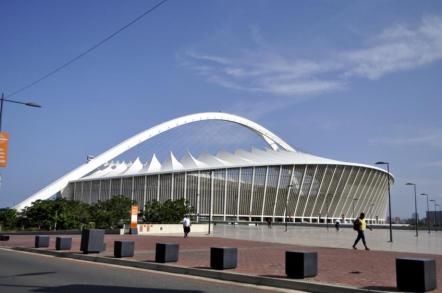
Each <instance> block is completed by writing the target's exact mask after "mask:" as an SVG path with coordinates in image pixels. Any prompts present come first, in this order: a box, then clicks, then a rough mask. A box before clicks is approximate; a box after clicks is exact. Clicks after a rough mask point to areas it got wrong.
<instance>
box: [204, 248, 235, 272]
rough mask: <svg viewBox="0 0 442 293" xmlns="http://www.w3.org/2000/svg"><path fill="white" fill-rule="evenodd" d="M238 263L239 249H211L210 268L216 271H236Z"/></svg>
mask: <svg viewBox="0 0 442 293" xmlns="http://www.w3.org/2000/svg"><path fill="white" fill-rule="evenodd" d="M237 262H238V249H237V248H234V247H211V248H210V268H212V269H216V270H224V269H234V268H236V265H237Z"/></svg>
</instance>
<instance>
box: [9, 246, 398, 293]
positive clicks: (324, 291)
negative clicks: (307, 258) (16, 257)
mask: <svg viewBox="0 0 442 293" xmlns="http://www.w3.org/2000/svg"><path fill="white" fill-rule="evenodd" d="M11 249H13V250H17V251H24V252H30V253H37V254H44V255H50V256H55V257H61V258H71V259H77V260H83V261H89V262H97V263H105V264H113V265H119V266H125V267H133V268H140V269H146V270H152V271H161V272H167V273H172V274H180V275H191V276H197V277H204V278H210V279H217V280H223V281H230V282H238V283H246V284H252V285H262V286H269V287H276V288H283V289H293V290H301V291H307V292H312V293H368V292H371V293H389V292H391V291H379V290H372V289H362V288H356V287H350V286H342V285H332V284H325V283H319V282H313V281H303V280H294V279H278V278H271V277H262V276H252V275H246V274H240V273H232V272H225V271H218V270H211V269H199V268H186V267H180V266H174V265H168V264H160V263H154V262H142V261H135V260H127V259H120V258H111V257H103V256H96V255H95V256H94V255H88V254H79V253H73V252H63V251H55V250H44V249H37V248H25V247H13V248H11ZM396 293H397V292H396Z"/></svg>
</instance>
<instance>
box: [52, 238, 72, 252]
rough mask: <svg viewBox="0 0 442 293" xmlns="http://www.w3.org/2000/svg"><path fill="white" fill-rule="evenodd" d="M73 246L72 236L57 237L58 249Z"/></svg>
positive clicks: (56, 246)
mask: <svg viewBox="0 0 442 293" xmlns="http://www.w3.org/2000/svg"><path fill="white" fill-rule="evenodd" d="M71 247H72V237H64V236H59V237H57V238H55V249H56V250H70V249H71Z"/></svg>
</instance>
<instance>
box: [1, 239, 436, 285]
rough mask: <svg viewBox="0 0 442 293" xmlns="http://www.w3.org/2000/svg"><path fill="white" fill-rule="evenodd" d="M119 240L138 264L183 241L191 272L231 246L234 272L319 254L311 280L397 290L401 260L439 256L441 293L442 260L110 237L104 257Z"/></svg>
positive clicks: (280, 266) (27, 243) (22, 242)
mask: <svg viewBox="0 0 442 293" xmlns="http://www.w3.org/2000/svg"><path fill="white" fill-rule="evenodd" d="M72 238H73V243H72V244H73V246H72V252H80V251H79V249H80V239H81V236H80V235H73V236H72ZM115 240H133V241H135V256H134V258H133V259H135V260H139V261H148V262H153V261H154V259H155V244H156V243H157V242H166V243H178V244H179V245H180V252H179V261H178V262H177V263H175V264H172V265H176V266H182V267H190V268H209V266H210V252H209V250H210V247H216V246H229V247H237V248H238V267H237V268H236V269H233V270H229V271H233V272H238V273H243V274H248V275H254V276H266V277H276V278H285V277H286V276H285V264H284V261H285V260H284V254H285V251H286V250H298V251H317V252H318V258H319V260H318V261H319V263H318V275H317V276H316V277H314V278H311V279H306V280H314V281H317V282H321V283H330V284H338V285H345V286H353V287H357V288H364V289H377V290H387V291H396V289H395V288H396V275H395V274H396V269H395V258H396V257H402V256H407V257H410V256H411V257H424V258H434V259H435V260H436V267H437V279H438V280H437V282H438V284H439V289H438V290H437V291H435V292H442V288H440V287H441V286H442V256H441V255H430V254H416V253H403V252H386V251H365V250H357V251H355V250H353V249H343V248H325V247H306V246H300V245H288V244H279V243H268V242H258V241H248V240H238V239H226V238H218V237H192V236H190V237H189V238H186V239H185V238H183V237H181V236H131V235H124V236H119V235H106V236H105V242H106V247H107V249H106V251H105V252H102V253H100V255H101V256H106V257H112V256H113V242H114V241H115ZM0 246H3V247H17V246H20V247H33V246H34V236H28V235H17V236H15V235H13V236H11V240H10V241H8V242H0ZM49 249H55V236H51V246H50V248H49Z"/></svg>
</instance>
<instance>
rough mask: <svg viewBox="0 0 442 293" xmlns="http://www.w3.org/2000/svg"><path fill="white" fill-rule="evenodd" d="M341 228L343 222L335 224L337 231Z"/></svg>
mask: <svg viewBox="0 0 442 293" xmlns="http://www.w3.org/2000/svg"><path fill="white" fill-rule="evenodd" d="M340 226H341V222H340V221H339V220H336V222H335V228H336V231H339V227H340Z"/></svg>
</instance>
